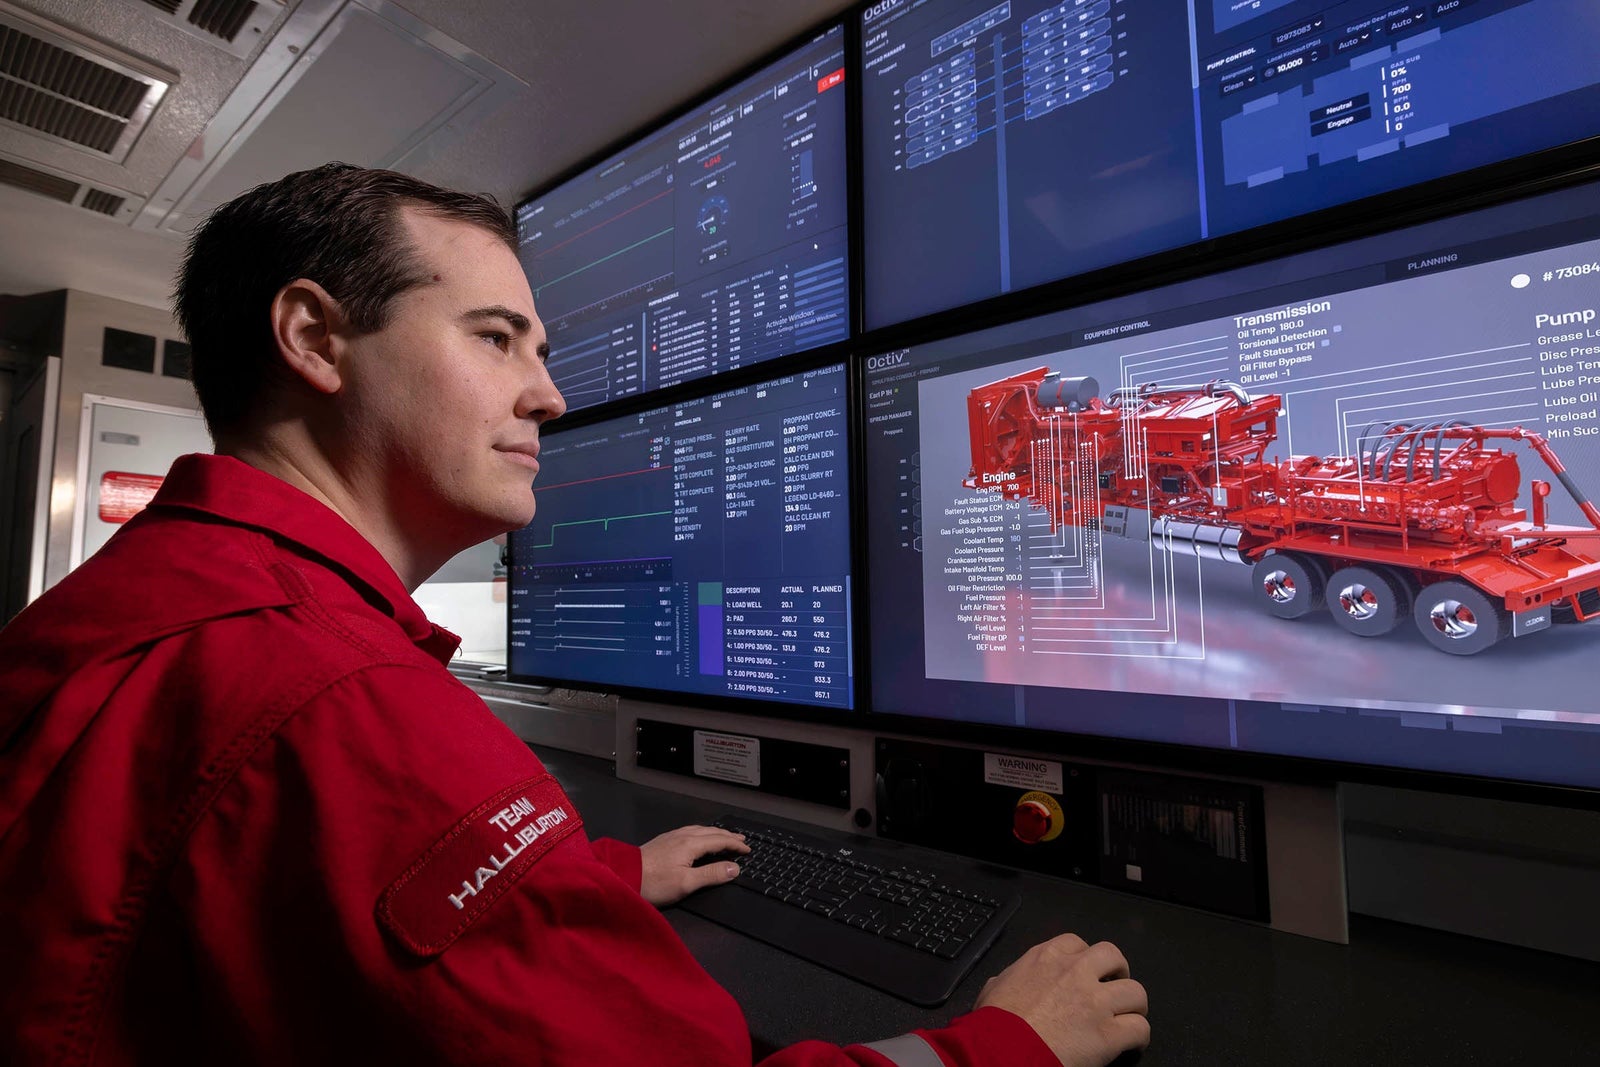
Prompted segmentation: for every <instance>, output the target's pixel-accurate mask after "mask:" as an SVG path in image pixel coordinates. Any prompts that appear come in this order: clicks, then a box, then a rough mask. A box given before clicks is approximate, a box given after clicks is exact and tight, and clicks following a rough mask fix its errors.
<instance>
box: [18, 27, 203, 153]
mask: <svg viewBox="0 0 1600 1067" xmlns="http://www.w3.org/2000/svg"><path fill="white" fill-rule="evenodd" d="M172 81H173V79H172V77H171V76H158V75H157V74H156V73H155V72H154V71H152V70H146V69H141V66H140V65H139V63H138V61H137V60H135V59H133V57H131V56H115V57H113V56H111V55H108V54H107V53H106V51H105V50H104V48H103V46H100V45H98V44H97V43H94V42H91V41H90V40H89V39H88V38H86V37H83V36H82V35H80V34H77V33H75V32H73V31H72V30H69V29H67V28H66V27H64V26H51V25H49V24H48V23H45V22H42V21H40V20H38V19H36V18H35V17H34V16H31V15H28V14H26V13H25V12H22V11H19V10H18V9H16V8H13V7H10V6H9V5H0V122H4V123H7V124H8V125H12V126H19V127H21V128H23V129H26V130H30V131H32V132H33V133H35V134H38V135H40V136H44V137H48V138H50V139H51V140H55V141H63V142H65V143H67V144H71V145H75V146H77V147H79V148H86V149H88V150H89V151H91V152H95V153H97V154H99V155H102V156H105V157H107V158H110V159H112V160H115V161H116V162H119V163H120V162H122V161H123V160H125V159H127V156H128V152H129V150H130V149H132V148H133V144H134V142H135V141H136V140H138V137H139V134H140V133H141V132H142V131H143V130H144V127H145V124H146V123H147V122H149V120H150V115H151V113H152V112H153V111H155V108H156V105H157V104H158V103H160V102H161V98H162V96H164V95H165V94H166V91H167V89H168V87H170V86H171V84H172Z"/></svg>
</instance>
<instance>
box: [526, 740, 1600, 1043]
mask: <svg viewBox="0 0 1600 1067" xmlns="http://www.w3.org/2000/svg"><path fill="white" fill-rule="evenodd" d="M539 755H540V757H541V758H542V759H544V761H545V762H546V764H547V765H548V766H549V768H550V770H551V772H552V773H553V774H555V775H556V777H557V778H559V779H560V780H561V782H562V783H563V784H564V785H565V786H566V788H567V791H568V792H569V793H570V794H571V796H572V798H573V800H574V801H575V802H576V804H577V806H578V808H579V810H580V811H581V812H582V813H583V817H584V822H585V826H586V829H587V830H588V832H589V833H590V835H591V836H595V837H599V836H607V837H615V838H619V839H622V840H626V841H633V842H641V841H644V840H647V839H648V838H650V837H652V836H654V835H655V834H657V833H660V832H662V831H665V830H669V829H672V828H673V827H675V826H680V825H683V824H685V823H690V822H709V821H710V820H712V819H714V818H716V817H717V816H718V815H720V814H723V813H726V812H730V811H737V810H738V809H737V808H734V807H733V806H731V805H727V804H720V803H716V802H712V801H706V800H700V799H697V798H693V797H687V796H682V795H679V794H675V793H669V792H666V791H663V790H660V789H653V788H650V787H646V786H640V785H635V784H633V783H630V782H623V781H619V780H617V779H616V778H615V777H614V776H613V772H612V767H611V764H610V763H608V762H606V761H604V760H599V759H595V758H592V757H588V756H579V755H574V754H572V753H567V752H559V751H555V750H539ZM757 818H760V819H762V820H765V821H769V822H778V823H780V824H781V823H782V822H783V820H781V819H774V818H773V817H772V816H769V815H764V814H763V815H758V816H757ZM797 828H800V827H798V826H797ZM804 829H805V831H806V832H807V833H812V834H818V835H822V836H830V835H831V832H830V831H826V830H820V829H818V828H816V827H804ZM836 836H842V835H836ZM1018 883H1019V885H1020V887H1021V889H1022V893H1023V903H1022V907H1021V908H1020V910H1019V911H1018V912H1017V914H1016V916H1015V917H1014V918H1013V919H1012V921H1011V923H1010V924H1009V925H1008V926H1007V928H1006V929H1005V931H1004V932H1003V933H1002V934H1001V936H1000V940H999V941H998V942H997V943H996V944H995V946H994V947H993V948H992V949H991V950H990V951H989V953H988V955H986V956H985V957H984V958H983V959H982V960H980V961H979V963H978V967H977V969H976V970H974V971H973V972H972V973H971V974H970V975H968V977H967V978H966V980H965V981H964V982H963V983H962V984H961V986H960V987H958V988H957V990H956V993H955V996H954V997H952V998H951V999H950V1001H949V1002H948V1003H946V1004H945V1006H944V1007H942V1008H937V1009H925V1008H919V1007H917V1006H915V1005H913V1004H909V1003H906V1002H904V1001H901V1000H898V999H896V998H894V997H891V996H889V995H887V994H884V993H880V992H878V991H876V990H874V989H870V988H868V987H867V986H864V985H860V984H858V983H856V982H854V981H852V980H850V979H847V978H843V977H841V976H839V975H836V974H834V973H832V972H831V971H827V970H824V969H822V968H821V967H818V966H816V965H814V964H810V963H807V962H805V961H804V960H800V959H797V958H796V957H793V956H790V955H788V954H787V953H784V952H781V951H779V950H777V949H774V948H770V947H768V946H766V945H763V944H761V943H760V942H757V941H754V940H752V939H750V938H748V937H745V936H744V935H742V934H738V933H735V932H733V931H730V930H727V929H724V928H723V927H721V926H718V925H716V924H714V923H711V922H709V921H707V920H704V919H701V918H699V917H698V916H694V915H690V914H687V913H685V912H683V911H681V910H677V909H673V910H669V912H668V916H669V918H670V920H671V922H672V925H673V926H674V927H675V928H676V929H677V930H678V932H679V934H680V935H681V936H682V937H683V940H684V942H685V943H686V944H687V945H688V946H689V949H690V950H691V951H692V952H693V953H694V955H695V957H696V958H697V959H698V960H699V961H700V962H701V964H702V965H703V966H704V967H705V968H706V970H707V971H709V972H710V973H711V974H712V976H713V977H715V978H716V979H717V980H718V981H719V982H721V983H722V984H723V985H724V986H726V987H727V988H728V990H729V991H730V992H732V993H733V995H734V996H735V997H736V998H737V999H738V1001H739V1003H740V1004H741V1005H742V1006H743V1008H744V1011H745V1014H746V1016H747V1018H748V1020H749V1023H750V1029H751V1033H752V1035H753V1036H754V1037H755V1040H756V1044H757V1049H758V1051H764V1050H766V1051H770V1050H771V1049H773V1048H779V1047H782V1046H784V1045H787V1044H791V1043H793V1042H796V1041H801V1040H804V1039H806V1038H821V1039H823V1040H827V1041H833V1042H836V1043H840V1044H847V1043H850V1042H852V1041H871V1040H876V1039H878V1038H883V1037H888V1036H892V1035H894V1034H898V1033H903V1032H905V1031H907V1030H911V1029H915V1028H918V1027H928V1026H937V1025H940V1024H941V1023H943V1022H945V1021H946V1020H948V1019H950V1018H952V1017H954V1016H955V1015H958V1014H960V1013H961V1012H963V1011H965V1010H966V1009H967V1008H968V1007H969V1006H970V1005H971V1003H972V1001H973V998H974V997H976V996H977V993H978V990H979V988H980V987H981V986H982V985H983V982H984V980H985V979H987V978H988V977H989V976H990V975H992V974H994V973H996V972H998V971H1000V970H1001V969H1003V968H1004V966H1005V965H1006V964H1007V963H1009V962H1010V961H1011V960H1012V959H1014V958H1016V957H1017V956H1018V955H1020V954H1021V953H1022V952H1023V951H1024V950H1026V949H1027V948H1028V947H1029V946H1030V945H1032V944H1034V943H1035V942H1038V941H1042V940H1044V939H1046V938H1048V937H1051V936H1054V935H1055V934H1058V933H1062V932H1065V931H1069V930H1070V931H1072V932H1075V933H1077V934H1079V935H1081V936H1082V937H1084V938H1085V939H1086V940H1089V941H1091V942H1092V941H1097V940H1109V941H1113V942H1115V943H1116V944H1117V945H1118V946H1119V947H1120V948H1121V949H1122V950H1123V952H1124V953H1125V954H1126V955H1127V957H1128V959H1129V961H1130V964H1131V966H1132V970H1133V976H1134V977H1135V978H1137V979H1139V980H1140V981H1141V982H1143V983H1144V984H1145V987H1146V988H1147V990H1148V991H1149V994H1150V1005H1151V1007H1150V1021H1151V1027H1152V1033H1153V1039H1152V1043H1151V1046H1150V1049H1149V1050H1148V1051H1147V1052H1146V1053H1145V1054H1144V1055H1143V1056H1142V1057H1139V1058H1138V1060H1137V1062H1138V1063H1139V1064H1140V1065H1141V1067H1166V1065H1177V1064H1185V1065H1190V1064H1192V1065H1202V1064H1203V1065H1207V1067H1212V1065H1220V1064H1226V1065H1229V1067H1245V1065H1252V1064H1263V1065H1265V1064H1329V1065H1334V1064H1338V1065H1345V1064H1363V1065H1365V1064H1406V1065H1427V1064H1450V1065H1458V1064H1512V1063H1526V1062H1540V1063H1560V1064H1565V1063H1572V1064H1582V1063H1595V1062H1600V964H1595V963H1590V962H1586V961H1582V960H1576V959H1570V958H1567V957H1564V956H1556V955H1551V954H1548V953H1542V952H1536V951H1533V950H1530V949H1521V948H1516V947H1512V946H1507V945H1500V944H1496V943H1494V942H1489V941H1482V940H1478V939H1475V938H1470V937H1463V936H1461V935H1457V934H1448V933H1440V932H1436V931H1432V930H1426V929H1423V928H1421V927H1415V926H1407V925H1404V924H1400V923H1394V922H1388V921H1384V920H1379V919H1371V918H1365V917H1362V916H1352V917H1351V921H1350V944H1349V945H1334V944H1329V943H1326V942H1321V941H1315V940H1312V939H1310V938H1304V937H1298V936H1295V935H1293V934H1284V933H1278V932H1276V931H1273V930H1269V929H1266V928H1264V927H1261V926H1257V925H1254V924H1252V923H1247V922H1242V921H1238V920H1233V919H1228V918H1224V917H1220V916H1216V915H1211V914H1209V913H1205V912H1201V911H1196V910H1192V909H1189V908H1183V907H1178V906H1175V905H1170V904H1164V903H1161V902H1158V901H1152V900H1146V899H1143V898H1141V897H1136V896H1131V895H1128V894H1123V893H1118V892H1114V891H1110V890H1103V889H1098V888H1094V887H1091V886H1083V885H1078V884H1074V883H1071V882H1066V881H1062V880H1059V879H1054V878H1048V877H1045V876H1042V875H1034V874H1027V873H1022V874H1019V875H1018ZM1461 892H1463V893H1471V892H1473V887H1472V886H1470V885H1468V886H1462V887H1461ZM1597 906H1600V904H1597ZM1118 1062H1119V1064H1120V1063H1121V1062H1122V1061H1120V1060H1119V1061H1118Z"/></svg>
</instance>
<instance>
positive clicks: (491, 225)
mask: <svg viewBox="0 0 1600 1067" xmlns="http://www.w3.org/2000/svg"><path fill="white" fill-rule="evenodd" d="M407 204H410V205H414V206H416V207H419V208H421V209H422V210H424V211H426V212H428V213H430V214H434V215H438V216H440V217H442V218H447V219H455V220H459V221H461V222H467V223H471V224H473V225H475V226H480V227H482V228H483V229H485V230H488V231H489V232H490V233H492V234H494V235H495V236H496V237H499V238H500V239H501V240H503V241H504V242H505V243H506V245H507V246H508V247H509V248H511V250H512V251H516V247H517V231H516V225H515V224H514V223H513V222H512V221H511V216H510V215H508V214H507V213H506V210H505V209H504V208H502V207H501V206H500V205H499V204H497V203H496V202H495V201H494V200H493V199H492V198H491V197H487V196H478V195H474V194H471V193H458V192H454V191H451V190H449V189H441V188H440V187H439V186H436V185H431V184H429V183H428V182H424V181H420V180H418V179H416V178H412V177H409V176H408V175H405V174H398V173H396V172H394V171H390V170H372V169H367V168H363V167H355V166H351V165H350V164H348V163H328V164H325V165H323V166H320V167H317V168H315V169H313V170H303V171H300V172H298V173H295V174H290V175H289V176H287V177H285V178H280V179H278V180H277V181H275V182H268V183H267V184H265V185H258V186H256V187H255V188H254V189H251V190H250V191H249V192H246V193H243V194H241V195H240V196H238V197H236V198H235V199H233V200H231V201H229V202H228V203H226V204H224V205H222V206H221V207H220V208H218V209H217V210H216V211H214V212H212V213H211V215H210V216H209V217H208V218H207V219H206V220H205V222H203V223H201V225H200V226H199V227H198V228H197V229H196V230H195V232H194V234H193V236H191V237H190V239H189V250H188V254H187V255H186V256H185V257H184V262H183V268H182V270H181V272H180V273H179V275H178V283H177V289H176V291H175V292H174V294H173V303H174V308H175V311H176V314H177V318H178V322H179V324H180V325H181V326H182V327H183V331H184V333H185V334H186V335H187V336H188V339H189V344H190V346H191V348H192V358H193V365H192V374H193V377H194V388H195V392H196V393H197V394H198V395H199V398H200V408H201V410H202V411H203V412H204V413H205V418H206V425H207V426H208V427H210V429H211V435H212V437H213V438H215V437H217V435H218V432H219V431H227V430H231V429H234V428H237V427H239V426H241V425H242V424H243V423H244V421H245V420H246V419H247V418H248V416H249V415H250V413H251V411H252V409H253V408H254V406H255V405H256V404H257V403H258V402H259V401H260V400H261V398H262V396H263V395H264V393H265V392H266V389H267V387H268V384H269V383H270V381H271V380H272V377H273V376H274V375H276V374H279V373H282V372H281V369H280V365H279V362H278V358H277V356H278V349H277V342H276V341H275V340H274V338H273V335H272V326H271V323H270V322H269V321H268V309H269V308H270V307H271V304H272V300H273V298H274V297H275V296H276V295H277V294H278V291H279V290H280V289H282V288H283V287H284V286H285V285H287V284H289V283H290V282H292V281H294V280H295V279H296V278H306V279H309V280H311V281H314V282H316V283H317V284H318V285H320V286H322V287H323V288H324V289H326V290H327V291H328V293H329V295H331V296H332V297H333V298H334V299H335V300H337V301H338V302H339V305H340V307H341V308H342V309H343V311H344V313H345V314H346V315H347V316H348V317H349V320H350V322H351V324H352V325H353V326H354V327H355V328H356V329H358V330H361V331H362V332H368V333H370V332H372V331H375V330H381V329H383V327H384V325H385V322H386V321H387V318H388V313H389V309H390V305H391V302H392V301H393V300H394V298H395V297H397V296H399V295H400V294H401V293H404V292H405V291H406V290H408V289H411V288H414V287H416V286H418V285H421V284H422V283H423V282H424V281H426V280H427V274H426V265H425V264H423V263H421V262H420V261H419V260H418V258H417V255H416V252H415V250H414V249H413V248H412V247H411V244H410V242H409V241H408V240H407V239H406V234H405V228H404V226H403V224H402V223H401V221H400V215H399V210H400V208H401V207H402V206H404V205H407Z"/></svg>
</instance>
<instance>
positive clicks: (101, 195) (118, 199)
mask: <svg viewBox="0 0 1600 1067" xmlns="http://www.w3.org/2000/svg"><path fill="white" fill-rule="evenodd" d="M127 199H128V198H127V197H125V196H118V195H117V194H116V193H108V192H106V191H105V190H104V189H89V190H87V191H86V192H85V193H84V194H83V200H82V201H81V202H80V203H79V204H78V206H79V207H81V208H84V209H85V210H88V211H94V212H98V213H99V214H101V215H110V216H111V217H112V218H116V216H117V213H118V212H119V211H121V210H122V205H123V203H124V202H126V200H127Z"/></svg>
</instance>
